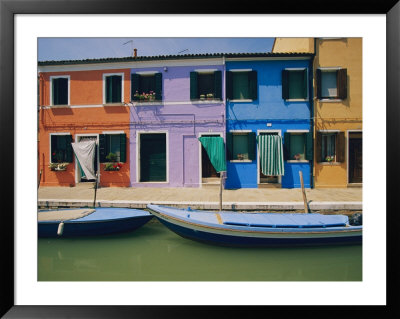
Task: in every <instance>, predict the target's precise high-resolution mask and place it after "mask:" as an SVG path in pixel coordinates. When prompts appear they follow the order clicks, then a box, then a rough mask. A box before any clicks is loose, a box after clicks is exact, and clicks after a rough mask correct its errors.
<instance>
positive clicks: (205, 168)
mask: <svg viewBox="0 0 400 319" xmlns="http://www.w3.org/2000/svg"><path fill="white" fill-rule="evenodd" d="M201 136H204V137H220V135H212V134H211V135H201ZM201 177H202V178H213V177H214V178H217V177H219V173H217V171H216V170H215V168H214V166H213V165H212V164H211V161H210V158H209V157H208V154H207V151H206V149H205V148H204V147H203V145H201Z"/></svg>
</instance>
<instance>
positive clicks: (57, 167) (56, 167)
mask: <svg viewBox="0 0 400 319" xmlns="http://www.w3.org/2000/svg"><path fill="white" fill-rule="evenodd" d="M68 164H69V163H50V164H49V168H50V170H52V171H66V170H67V167H68Z"/></svg>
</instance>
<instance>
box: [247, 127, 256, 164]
mask: <svg viewBox="0 0 400 319" xmlns="http://www.w3.org/2000/svg"><path fill="white" fill-rule="evenodd" d="M247 138H248V144H247V145H248V151H249V160H251V161H253V160H255V159H256V133H255V132H250V133H249V134H248V135H247Z"/></svg>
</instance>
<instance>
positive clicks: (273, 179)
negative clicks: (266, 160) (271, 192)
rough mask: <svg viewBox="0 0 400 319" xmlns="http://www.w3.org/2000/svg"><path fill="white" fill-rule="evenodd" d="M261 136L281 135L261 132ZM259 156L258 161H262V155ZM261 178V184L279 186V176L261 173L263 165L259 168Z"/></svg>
mask: <svg viewBox="0 0 400 319" xmlns="http://www.w3.org/2000/svg"><path fill="white" fill-rule="evenodd" d="M260 135H279V134H278V132H271V133H266V132H260ZM258 156H259V158H258V160H259V161H260V154H258ZM259 178H260V184H278V183H279V177H278V176H268V175H264V174H263V173H262V172H261V165H260V167H259Z"/></svg>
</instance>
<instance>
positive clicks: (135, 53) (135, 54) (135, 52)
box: [133, 49, 137, 58]
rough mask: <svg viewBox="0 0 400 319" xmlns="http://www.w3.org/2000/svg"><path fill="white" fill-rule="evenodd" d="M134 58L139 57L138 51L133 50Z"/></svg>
mask: <svg viewBox="0 0 400 319" xmlns="http://www.w3.org/2000/svg"><path fill="white" fill-rule="evenodd" d="M133 52H134V53H133V56H134V57H135V58H136V57H137V49H133Z"/></svg>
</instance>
